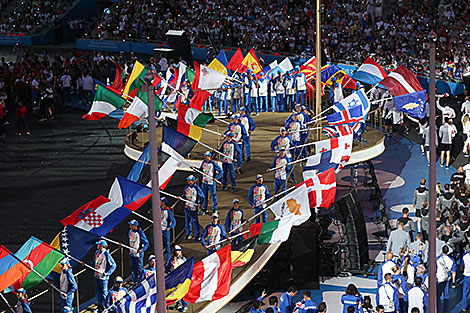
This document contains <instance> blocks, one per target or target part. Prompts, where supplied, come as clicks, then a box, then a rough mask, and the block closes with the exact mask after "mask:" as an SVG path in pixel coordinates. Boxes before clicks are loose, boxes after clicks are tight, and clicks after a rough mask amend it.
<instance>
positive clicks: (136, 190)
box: [108, 176, 152, 211]
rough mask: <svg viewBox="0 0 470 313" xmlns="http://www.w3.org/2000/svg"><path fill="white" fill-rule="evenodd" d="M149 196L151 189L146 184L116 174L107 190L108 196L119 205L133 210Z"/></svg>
mask: <svg viewBox="0 0 470 313" xmlns="http://www.w3.org/2000/svg"><path fill="white" fill-rule="evenodd" d="M151 196H152V190H151V189H150V188H148V187H147V186H145V185H142V184H139V183H136V182H134V181H132V180H129V179H126V178H124V177H121V176H117V177H116V178H115V179H114V182H113V185H112V186H111V189H110V190H109V195H108V198H109V199H110V200H111V201H112V202H114V203H116V204H117V205H119V206H123V207H126V208H128V209H129V210H131V211H135V210H137V209H138V208H140V207H141V206H142V205H143V204H144V203H145V202H146V201H147V200H148V199H149V198H150V197H151Z"/></svg>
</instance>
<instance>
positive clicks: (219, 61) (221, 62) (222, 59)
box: [208, 50, 228, 75]
mask: <svg viewBox="0 0 470 313" xmlns="http://www.w3.org/2000/svg"><path fill="white" fill-rule="evenodd" d="M227 65H228V61H227V56H226V55H225V51H224V50H222V51H220V52H219V54H218V55H217V56H216V57H215V59H214V60H212V62H211V63H209V65H208V67H210V68H211V69H213V70H216V71H217V72H219V73H222V74H225V75H228V71H227Z"/></svg>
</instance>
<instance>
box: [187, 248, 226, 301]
mask: <svg viewBox="0 0 470 313" xmlns="http://www.w3.org/2000/svg"><path fill="white" fill-rule="evenodd" d="M230 248H231V246H230V245H227V246H225V247H223V248H222V249H220V250H218V251H216V252H214V253H212V254H211V255H209V256H207V257H205V258H204V259H202V260H201V261H199V262H197V263H196V264H194V269H193V276H192V278H191V286H190V287H189V291H188V293H187V294H186V296H184V298H183V299H184V300H185V301H187V302H189V303H198V302H202V301H215V300H218V299H220V298H223V297H224V296H226V295H227V294H228V293H229V291H230V282H231V279H232V258H231V249H230Z"/></svg>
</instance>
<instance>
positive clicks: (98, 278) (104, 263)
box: [94, 250, 116, 307]
mask: <svg viewBox="0 0 470 313" xmlns="http://www.w3.org/2000/svg"><path fill="white" fill-rule="evenodd" d="M95 268H96V269H97V270H99V271H104V273H102V274H100V273H98V272H95V274H94V275H95V277H94V278H95V295H96V301H97V302H98V306H99V307H104V306H105V305H106V297H107V296H108V280H109V276H110V275H111V274H112V273H113V272H114V271H115V270H116V262H114V259H113V257H112V256H111V254H110V253H109V251H108V250H104V251H101V250H97V251H96V252H95Z"/></svg>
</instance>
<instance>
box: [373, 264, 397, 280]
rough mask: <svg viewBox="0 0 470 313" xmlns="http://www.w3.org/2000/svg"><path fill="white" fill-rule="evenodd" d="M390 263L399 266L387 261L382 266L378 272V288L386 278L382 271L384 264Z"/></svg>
mask: <svg viewBox="0 0 470 313" xmlns="http://www.w3.org/2000/svg"><path fill="white" fill-rule="evenodd" d="M388 261H390V262H393V263H395V265H398V264H397V263H396V262H395V261H393V260H387V261H385V262H384V263H382V264H381V265H380V267H379V271H378V272H377V287H380V286H382V280H383V276H384V273H383V269H382V268H383V266H384V264H385V263H387V262H388ZM385 274H387V273H385Z"/></svg>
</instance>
